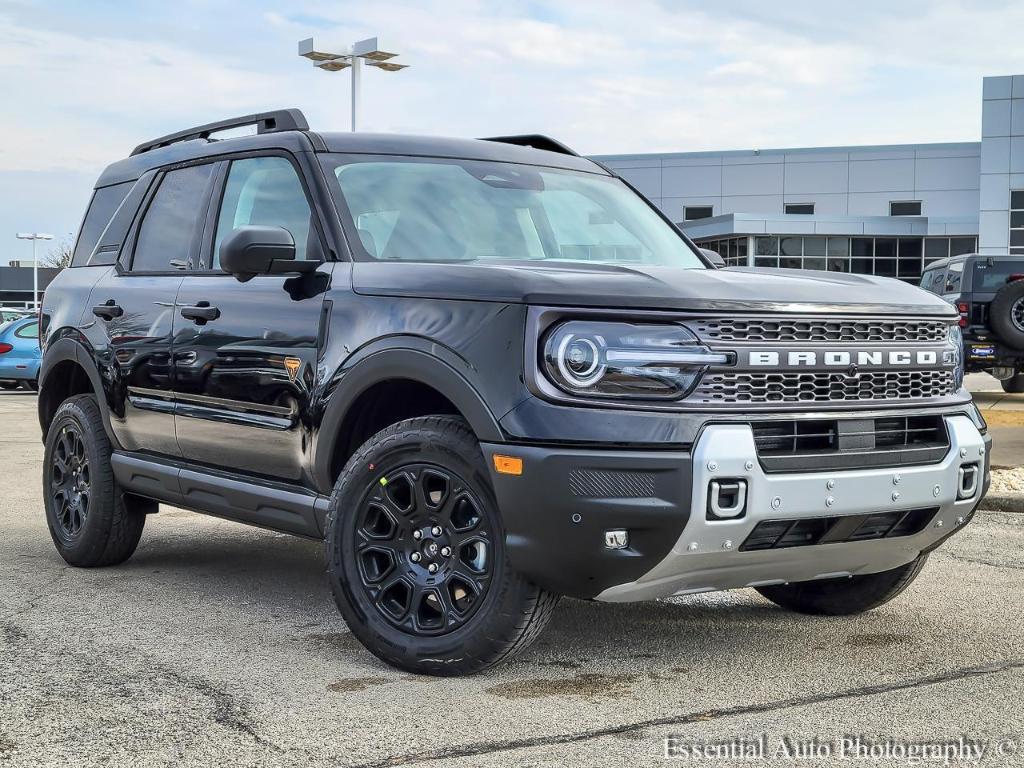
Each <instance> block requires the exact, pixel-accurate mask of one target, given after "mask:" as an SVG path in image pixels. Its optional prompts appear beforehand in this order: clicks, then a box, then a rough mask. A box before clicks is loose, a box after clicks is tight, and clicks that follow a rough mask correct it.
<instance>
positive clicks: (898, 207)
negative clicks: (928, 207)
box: [889, 200, 921, 216]
mask: <svg viewBox="0 0 1024 768" xmlns="http://www.w3.org/2000/svg"><path fill="white" fill-rule="evenodd" d="M889 215H890V216H920V215H921V201H920V200H893V201H892V202H890V203H889Z"/></svg>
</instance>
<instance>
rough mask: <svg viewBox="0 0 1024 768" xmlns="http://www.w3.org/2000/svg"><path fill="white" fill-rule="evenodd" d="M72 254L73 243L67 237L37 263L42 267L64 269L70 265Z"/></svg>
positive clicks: (73, 249)
mask: <svg viewBox="0 0 1024 768" xmlns="http://www.w3.org/2000/svg"><path fill="white" fill-rule="evenodd" d="M74 252H75V243H74V241H73V240H72V239H71V238H69V237H64V238H61V240H60V242H58V243H57V244H56V245H55V246H53V248H51V249H50V251H49V253H47V254H46V255H45V256H43V258H41V259H40V260H39V262H40V264H42V265H43V266H44V267H55V268H57V269H64V268H65V267H68V266H70V265H71V257H72V256H73V255H74Z"/></svg>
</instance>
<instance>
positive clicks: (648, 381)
mask: <svg viewBox="0 0 1024 768" xmlns="http://www.w3.org/2000/svg"><path fill="white" fill-rule="evenodd" d="M729 361H730V358H729V355H726V354H721V353H716V352H712V351H711V350H709V349H708V348H707V347H705V346H703V345H701V344H700V343H699V342H698V340H697V337H696V336H694V335H693V334H692V333H690V331H688V330H687V329H686V328H683V327H682V326H679V325H639V324H636V325H634V324H632V323H601V322H588V321H582V320H573V321H570V322H566V323H562V324H561V325H558V326H556V327H555V328H554V329H553V330H552V331H550V332H549V333H548V335H547V338H546V339H545V342H544V372H545V373H546V374H547V377H548V378H549V379H550V380H551V382H552V383H554V384H555V385H556V386H558V387H559V389H562V390H564V391H565V392H568V393H570V394H572V395H578V396H581V397H595V398H632V399H637V400H677V399H679V398H681V397H685V396H686V395H688V394H689V393H690V392H691V391H692V390H693V388H694V387H695V386H696V385H697V382H698V381H699V380H700V377H701V375H702V374H703V373H704V371H705V370H706V369H707V367H708V366H709V365H711V364H713V363H728V362H729Z"/></svg>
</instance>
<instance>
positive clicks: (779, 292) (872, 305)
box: [352, 261, 956, 316]
mask: <svg viewBox="0 0 1024 768" xmlns="http://www.w3.org/2000/svg"><path fill="white" fill-rule="evenodd" d="M352 280H353V287H354V289H355V290H356V291H357V292H358V293H364V294H373V295H383V296H410V297H418V298H436V299H461V300H470V301H494V302H502V303H509V304H536V305H544V306H572V307H609V308H611V307H615V308H618V309H646V310H697V311H701V310H718V311H729V312H749V311H759V312H765V311H770V312H800V313H806V312H814V313H822V312H835V313H844V314H849V313H857V314H861V313H863V314H872V315H938V316H954V315H955V314H956V310H955V309H954V308H953V306H952V305H951V304H949V303H948V302H946V301H943V300H942V299H941V298H939V297H938V296H935V295H933V294H930V293H928V292H927V291H923V290H921V289H920V288H917V287H915V286H912V285H908V284H906V283H903V282H900V281H898V280H893V279H890V278H885V277H874V276H871V275H850V274H845V273H842V272H815V271H810V270H801V269H767V270H765V269H759V270H754V269H747V268H731V269H679V268H676V267H653V266H623V265H613V264H588V263H584V262H578V263H572V262H558V263H546V264H538V263H537V262H535V261H510V262H501V263H495V262H464V263H454V264H453V263H445V264H440V263H412V262H409V263H406V262H398V261H392V262H383V261H381V262H359V263H357V264H355V265H353V270H352Z"/></svg>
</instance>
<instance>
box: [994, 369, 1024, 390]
mask: <svg viewBox="0 0 1024 768" xmlns="http://www.w3.org/2000/svg"><path fill="white" fill-rule="evenodd" d="M999 383H1000V384H1001V385H1002V386H1003V392H1009V393H1010V394H1020V393H1021V392H1024V374H1020V373H1018V374H1015V375H1014V376H1011V377H1010V378H1009V379H1003V380H1002V381H1000V382H999Z"/></svg>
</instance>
